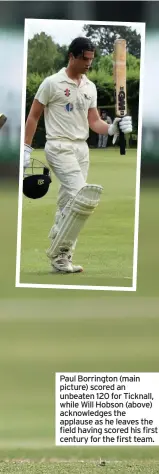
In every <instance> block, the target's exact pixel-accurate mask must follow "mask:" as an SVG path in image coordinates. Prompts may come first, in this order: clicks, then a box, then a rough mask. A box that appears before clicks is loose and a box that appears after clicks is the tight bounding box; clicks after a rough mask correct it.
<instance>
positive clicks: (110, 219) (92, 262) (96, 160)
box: [20, 148, 136, 287]
mask: <svg viewBox="0 0 159 474" xmlns="http://www.w3.org/2000/svg"><path fill="white" fill-rule="evenodd" d="M33 157H34V158H37V159H39V160H41V161H44V162H45V156H44V152H43V151H41V150H36V151H35V152H34V154H33ZM38 172H39V170H38ZM88 183H97V184H101V185H102V186H103V188H104V189H103V194H102V198H101V202H100V204H99V206H98V208H97V210H96V211H95V212H94V214H93V216H91V217H90V218H89V220H88V221H87V222H86V223H85V226H84V229H83V230H82V232H81V234H80V236H79V241H78V244H77V248H76V251H75V255H74V261H75V262H77V263H80V264H82V265H83V266H84V272H83V273H82V274H80V275H77V274H76V275H72V276H71V275H52V274H51V272H50V264H49V261H48V258H47V256H46V249H47V248H48V247H49V246H50V241H49V239H48V233H49V230H50V228H51V226H52V224H53V218H54V214H55V209H56V199H57V192H58V186H59V184H58V181H57V180H56V178H55V177H54V175H53V174H52V184H51V185H50V188H49V192H48V193H47V195H46V196H45V197H44V198H43V199H39V200H36V201H33V200H31V199H28V198H25V197H24V199H23V219H22V247H21V249H22V252H21V275H20V282H21V283H41V284H64V285H65V284H68V285H69V284H71V285H72V284H74V285H93V286H95V285H97V286H123V287H129V286H132V271H133V246H134V216H135V193H136V150H128V151H127V154H126V155H125V156H120V155H119V150H118V149H110V148H109V149H105V150H90V172H89V177H88Z"/></svg>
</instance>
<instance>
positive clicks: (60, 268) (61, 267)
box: [51, 253, 83, 273]
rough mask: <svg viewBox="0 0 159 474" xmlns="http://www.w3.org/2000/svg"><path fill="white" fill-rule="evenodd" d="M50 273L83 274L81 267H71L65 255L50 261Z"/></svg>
mask: <svg viewBox="0 0 159 474" xmlns="http://www.w3.org/2000/svg"><path fill="white" fill-rule="evenodd" d="M51 266H52V273H80V272H83V268H82V267H81V265H73V263H72V260H71V258H70V257H68V256H67V254H66V253H61V254H60V255H59V256H58V257H56V258H52V259H51Z"/></svg>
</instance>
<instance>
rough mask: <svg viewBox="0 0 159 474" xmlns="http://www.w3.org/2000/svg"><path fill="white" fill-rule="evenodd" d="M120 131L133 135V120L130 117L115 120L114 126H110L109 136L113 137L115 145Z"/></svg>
mask: <svg viewBox="0 0 159 474" xmlns="http://www.w3.org/2000/svg"><path fill="white" fill-rule="evenodd" d="M119 129H120V130H121V132H123V133H131V132H132V118H131V117H130V116H128V115H125V117H122V118H117V117H116V118H115V120H114V122H113V123H112V125H110V126H109V129H108V135H110V136H112V135H114V137H113V145H114V143H115V142H116V139H117V137H118V135H119Z"/></svg>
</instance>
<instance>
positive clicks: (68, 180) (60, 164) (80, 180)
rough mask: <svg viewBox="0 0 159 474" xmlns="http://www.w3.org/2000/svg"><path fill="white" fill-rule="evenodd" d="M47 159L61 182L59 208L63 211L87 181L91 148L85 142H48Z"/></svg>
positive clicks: (46, 148) (46, 147)
mask: <svg viewBox="0 0 159 474" xmlns="http://www.w3.org/2000/svg"><path fill="white" fill-rule="evenodd" d="M45 154H46V159H47V161H48V163H49V166H50V168H51V169H52V171H53V172H54V174H55V176H56V177H57V179H58V180H59V182H60V187H59V192H58V199H57V207H58V209H59V210H60V211H62V210H63V209H64V208H65V206H67V205H68V206H69V201H70V200H71V201H72V199H73V198H74V197H75V196H76V194H77V193H78V191H79V190H80V189H81V188H82V187H83V186H84V185H85V183H86V181H87V175H88V168H89V148H88V145H87V143H86V142H85V141H80V140H77V141H74V142H72V141H71V140H60V141H59V140H48V141H47V142H46V145H45Z"/></svg>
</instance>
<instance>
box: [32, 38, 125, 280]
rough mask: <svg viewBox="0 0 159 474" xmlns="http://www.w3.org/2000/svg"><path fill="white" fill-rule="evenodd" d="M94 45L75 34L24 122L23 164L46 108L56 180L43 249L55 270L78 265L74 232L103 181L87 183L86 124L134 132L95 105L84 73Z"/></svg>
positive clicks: (91, 86)
mask: <svg viewBox="0 0 159 474" xmlns="http://www.w3.org/2000/svg"><path fill="white" fill-rule="evenodd" d="M94 54H95V47H94V45H93V44H92V42H91V41H90V40H89V39H88V38H85V37H78V38H75V39H74V40H73V41H72V42H71V44H70V46H69V48H68V65H67V67H66V68H62V69H61V70H60V71H59V72H58V73H56V74H53V75H51V76H49V77H47V78H45V79H44V81H43V82H42V84H41V85H40V87H39V89H38V91H37V93H36V95H35V97H34V100H33V103H32V106H31V109H30V112H29V115H28V117H27V121H26V127H25V144H24V163H23V164H24V168H27V167H29V166H30V157H31V152H32V150H33V148H32V140H33V137H34V134H35V131H36V128H37V124H38V121H39V119H40V117H41V115H42V113H43V112H44V120H45V130H46V144H45V154H46V159H47V161H48V164H49V166H50V168H51V169H52V171H53V172H54V174H55V176H56V177H57V178H58V180H59V182H60V188H59V192H58V198H57V210H56V215H55V222H54V225H53V226H52V228H51V230H50V233H49V238H50V239H51V246H50V248H49V249H48V251H47V256H48V258H49V259H50V263H51V269H52V271H53V272H54V273H56V272H58V273H59V272H60V273H76V272H81V271H82V270H83V268H82V266H81V265H74V264H73V263H72V256H73V251H74V249H75V245H76V240H77V237H78V234H79V232H80V230H81V228H82V226H83V225H84V223H85V221H86V219H87V218H88V217H89V215H90V214H91V213H92V212H93V210H94V209H95V208H96V206H97V205H98V202H99V200H100V194H101V192H102V188H101V186H98V185H88V184H87V175H88V168H89V149H88V145H87V142H86V140H87V139H88V136H89V127H90V128H91V129H92V130H93V131H94V132H96V133H97V134H103V135H110V136H114V138H113V141H114V142H115V140H116V138H117V136H118V134H119V129H120V130H121V131H122V132H124V133H130V132H132V119H131V117H130V116H125V117H123V118H122V119H120V118H118V117H117V118H115V120H114V121H113V123H112V124H107V123H106V122H105V121H104V120H102V119H101V118H100V116H99V113H98V110H97V90H96V86H95V84H94V83H93V82H91V81H90V80H89V79H88V78H87V72H88V71H89V68H90V66H91V64H92V61H93V58H94Z"/></svg>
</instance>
